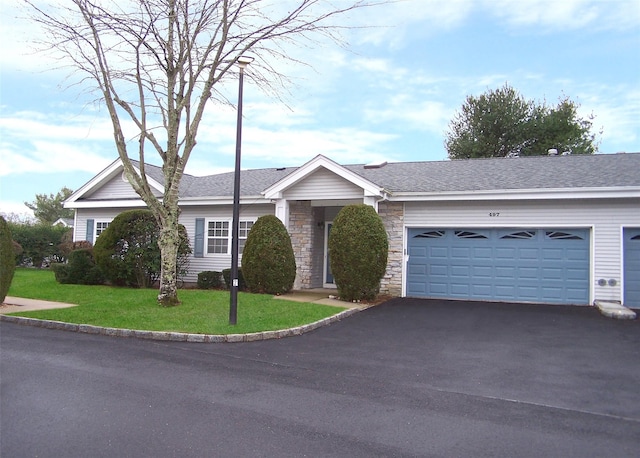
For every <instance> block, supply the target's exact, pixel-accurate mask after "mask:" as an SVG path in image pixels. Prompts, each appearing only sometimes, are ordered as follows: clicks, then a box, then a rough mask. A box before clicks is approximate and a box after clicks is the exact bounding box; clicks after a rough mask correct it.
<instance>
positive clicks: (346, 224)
mask: <svg viewBox="0 0 640 458" xmlns="http://www.w3.org/2000/svg"><path fill="white" fill-rule="evenodd" d="M388 251H389V242H388V240H387V232H386V231H385V229H384V225H383V224H382V219H381V218H380V216H379V215H378V214H377V213H376V211H375V210H374V209H373V207H371V206H369V205H364V204H360V205H347V206H346V207H344V208H343V209H342V210H340V212H339V213H338V215H337V216H336V218H335V219H334V221H333V226H332V227H331V235H330V236H329V258H330V260H331V261H330V262H331V272H332V274H333V278H334V281H335V283H336V286H337V287H338V295H339V296H340V298H341V299H342V300H345V301H355V300H361V299H364V300H372V299H375V297H376V296H377V294H378V292H379V291H380V279H381V278H382V277H383V276H384V273H385V271H386V268H387V256H388Z"/></svg>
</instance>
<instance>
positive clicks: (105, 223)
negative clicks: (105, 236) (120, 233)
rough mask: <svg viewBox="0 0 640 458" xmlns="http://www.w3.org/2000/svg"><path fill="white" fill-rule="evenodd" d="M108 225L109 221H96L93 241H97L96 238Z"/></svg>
mask: <svg viewBox="0 0 640 458" xmlns="http://www.w3.org/2000/svg"><path fill="white" fill-rule="evenodd" d="M109 224H111V221H96V234H95V237H94V239H93V240H95V239H97V238H98V236H99V235H100V234H102V232H104V230H105V229H106V228H107V227H109Z"/></svg>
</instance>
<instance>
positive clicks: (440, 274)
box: [406, 229, 589, 304]
mask: <svg viewBox="0 0 640 458" xmlns="http://www.w3.org/2000/svg"><path fill="white" fill-rule="evenodd" d="M408 237H409V239H408V244H407V245H408V253H409V261H408V265H407V289H406V291H407V296H417V297H437V298H448V299H478V300H492V301H493V300H495V301H517V302H543V303H550V304H588V303H589V230H587V229H409V231H408Z"/></svg>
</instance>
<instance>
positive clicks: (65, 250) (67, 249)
mask: <svg viewBox="0 0 640 458" xmlns="http://www.w3.org/2000/svg"><path fill="white" fill-rule="evenodd" d="M83 248H93V245H92V244H91V242H89V241H87V240H80V241H78V242H72V241H69V240H67V241H64V242H62V243H61V244H60V245H58V252H59V253H60V256H61V257H62V261H61V262H63V261H64V260H65V259H68V258H69V255H70V254H71V252H72V251H74V250H80V249H83Z"/></svg>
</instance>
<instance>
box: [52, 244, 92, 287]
mask: <svg viewBox="0 0 640 458" xmlns="http://www.w3.org/2000/svg"><path fill="white" fill-rule="evenodd" d="M51 268H52V269H53V273H54V275H55V277H56V281H57V282H58V283H68V284H74V285H101V284H103V283H104V276H103V275H102V272H101V271H100V268H99V267H98V266H97V265H96V263H95V260H94V258H93V249H91V248H82V249H78V250H74V251H72V252H71V253H69V257H68V261H67V264H52V266H51Z"/></svg>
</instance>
